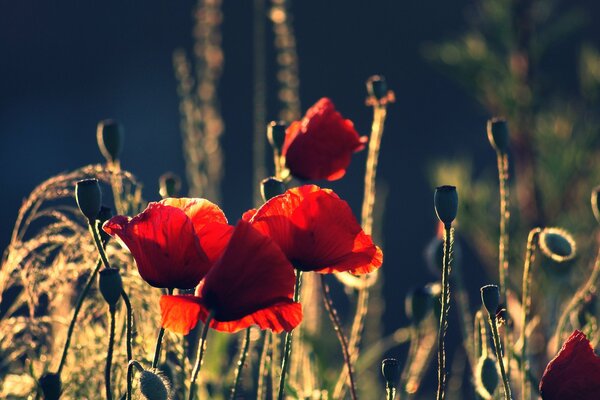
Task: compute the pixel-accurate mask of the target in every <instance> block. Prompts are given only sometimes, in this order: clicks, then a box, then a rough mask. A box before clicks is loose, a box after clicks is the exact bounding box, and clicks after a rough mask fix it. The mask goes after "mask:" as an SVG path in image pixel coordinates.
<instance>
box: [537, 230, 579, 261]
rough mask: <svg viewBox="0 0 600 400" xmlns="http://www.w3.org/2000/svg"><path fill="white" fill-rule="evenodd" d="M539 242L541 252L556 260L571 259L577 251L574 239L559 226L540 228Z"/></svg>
mask: <svg viewBox="0 0 600 400" xmlns="http://www.w3.org/2000/svg"><path fill="white" fill-rule="evenodd" d="M539 243H540V250H541V251H542V253H543V254H544V255H545V256H546V257H549V258H551V259H552V260H554V261H556V262H564V261H568V260H571V259H572V258H573V257H575V254H576V252H577V246H576V244H575V239H573V236H571V234H570V233H569V232H567V231H565V230H564V229H561V228H544V229H542V232H541V233H540V239H539Z"/></svg>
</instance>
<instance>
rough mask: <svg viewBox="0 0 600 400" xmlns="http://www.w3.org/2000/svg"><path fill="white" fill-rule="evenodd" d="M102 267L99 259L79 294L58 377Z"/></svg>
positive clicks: (59, 365)
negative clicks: (83, 306)
mask: <svg viewBox="0 0 600 400" xmlns="http://www.w3.org/2000/svg"><path fill="white" fill-rule="evenodd" d="M101 266H102V260H101V259H98V261H97V262H96V266H95V267H94V270H93V271H92V273H91V274H90V276H89V277H88V279H87V281H86V282H85V286H84V287H83V290H82V291H81V293H80V294H79V297H78V298H77V303H76V304H75V310H74V311H73V317H72V318H71V322H70V323H69V328H68V329H67V339H66V341H65V345H64V347H63V352H62V356H61V357H60V363H59V364H58V370H57V372H56V373H57V375H59V376H60V374H61V372H62V370H63V367H64V366H65V362H66V361H67V354H68V352H69V347H70V345H71V337H72V336H73V331H74V330H75V324H76V323H77V316H78V315H79V311H80V310H81V306H82V305H83V300H85V296H87V293H88V291H89V290H90V288H91V287H92V284H93V283H94V281H95V280H96V275H97V274H98V271H99V270H100V267H101Z"/></svg>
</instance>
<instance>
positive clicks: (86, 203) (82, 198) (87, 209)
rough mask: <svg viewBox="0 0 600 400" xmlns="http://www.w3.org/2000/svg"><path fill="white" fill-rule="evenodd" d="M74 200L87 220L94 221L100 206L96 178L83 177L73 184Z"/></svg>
mask: <svg viewBox="0 0 600 400" xmlns="http://www.w3.org/2000/svg"><path fill="white" fill-rule="evenodd" d="M75 200H77V205H78V206H79V210H81V213H82V214H83V215H85V216H86V217H87V219H88V221H94V220H95V219H96V217H97V216H98V213H99V212H100V207H101V206H102V192H101V191H100V185H99V184H98V179H85V180H82V181H79V182H77V184H76V185H75Z"/></svg>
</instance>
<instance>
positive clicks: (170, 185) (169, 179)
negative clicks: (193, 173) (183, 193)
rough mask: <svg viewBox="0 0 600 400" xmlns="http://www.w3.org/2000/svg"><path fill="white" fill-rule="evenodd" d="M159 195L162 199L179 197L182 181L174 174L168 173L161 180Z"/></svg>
mask: <svg viewBox="0 0 600 400" xmlns="http://www.w3.org/2000/svg"><path fill="white" fill-rule="evenodd" d="M159 186H160V189H159V191H158V192H159V193H160V195H161V197H162V198H163V199H164V198H167V197H177V196H179V191H180V190H181V179H179V177H178V176H177V175H175V174H174V173H172V172H166V173H164V174H162V175H161V176H160V178H159Z"/></svg>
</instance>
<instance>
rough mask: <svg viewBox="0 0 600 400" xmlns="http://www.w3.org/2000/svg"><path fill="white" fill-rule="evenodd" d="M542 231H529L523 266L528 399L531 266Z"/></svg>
mask: <svg viewBox="0 0 600 400" xmlns="http://www.w3.org/2000/svg"><path fill="white" fill-rule="evenodd" d="M540 232H541V229H540V228H534V229H532V230H531V231H529V235H528V236H527V250H526V251H525V265H524V266H523V298H522V300H521V306H522V307H523V311H522V320H521V337H520V339H521V396H522V397H523V398H524V399H526V398H528V397H526V396H527V395H528V394H529V381H528V379H527V374H528V373H529V360H528V357H527V320H528V319H529V311H530V308H531V293H530V289H531V266H532V265H533V262H534V260H535V251H536V249H537V237H538V234H539V233H540Z"/></svg>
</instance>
